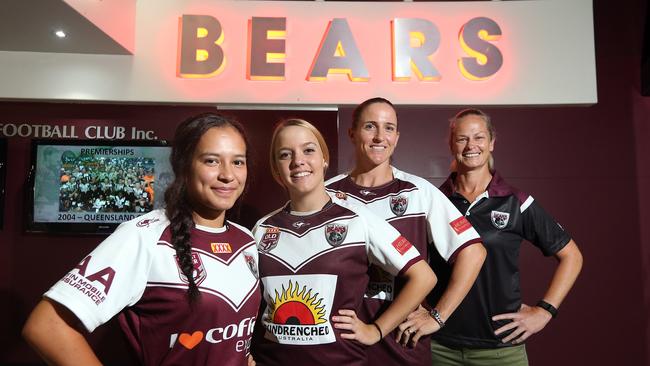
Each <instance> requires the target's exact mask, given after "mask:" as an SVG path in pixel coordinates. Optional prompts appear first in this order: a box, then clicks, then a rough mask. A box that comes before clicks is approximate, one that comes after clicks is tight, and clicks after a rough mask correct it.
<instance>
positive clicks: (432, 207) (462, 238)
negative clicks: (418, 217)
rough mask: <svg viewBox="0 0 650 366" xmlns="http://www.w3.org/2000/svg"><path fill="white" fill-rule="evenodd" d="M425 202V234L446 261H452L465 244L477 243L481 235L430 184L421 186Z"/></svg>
mask: <svg viewBox="0 0 650 366" xmlns="http://www.w3.org/2000/svg"><path fill="white" fill-rule="evenodd" d="M421 188H422V191H423V192H424V196H425V200H426V201H425V202H427V205H428V207H427V213H426V217H427V224H428V227H427V234H428V235H429V240H430V242H431V243H433V245H434V246H435V248H436V250H437V251H438V253H439V254H440V256H441V257H442V258H444V259H445V260H446V261H453V260H454V259H455V257H456V255H457V254H458V253H459V252H460V251H461V250H462V249H463V248H464V247H466V246H468V245H471V244H474V243H478V242H480V241H481V237H480V235H479V234H478V232H477V231H476V230H475V229H474V227H473V226H472V224H470V222H469V220H467V218H465V216H464V215H463V214H462V213H461V212H460V211H458V209H457V208H456V206H454V204H453V203H451V201H450V200H449V199H448V198H447V197H446V196H445V195H444V194H443V193H442V192H440V190H438V189H437V188H436V187H434V186H433V185H431V184H428V185H425V186H424V187H421Z"/></svg>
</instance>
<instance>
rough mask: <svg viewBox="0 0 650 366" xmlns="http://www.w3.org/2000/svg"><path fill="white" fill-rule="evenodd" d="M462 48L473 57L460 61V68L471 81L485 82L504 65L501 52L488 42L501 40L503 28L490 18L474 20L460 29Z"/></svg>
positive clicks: (463, 58)
mask: <svg viewBox="0 0 650 366" xmlns="http://www.w3.org/2000/svg"><path fill="white" fill-rule="evenodd" d="M458 38H459V40H460V46H461V47H462V48H463V51H465V52H466V53H467V54H468V55H470V56H472V57H462V58H460V59H458V68H459V69H460V73H461V74H463V76H464V77H466V78H468V79H470V80H485V79H487V78H489V77H490V76H492V75H494V74H496V72H497V71H499V69H500V68H501V65H503V55H502V54H501V51H499V49H498V48H497V47H496V46H495V45H493V44H492V43H490V42H488V41H497V40H499V38H501V28H499V25H498V24H497V23H496V22H495V21H494V20H492V19H490V18H474V19H471V20H470V21H469V22H467V23H465V25H464V26H463V27H462V28H461V29H460V34H459V37H458Z"/></svg>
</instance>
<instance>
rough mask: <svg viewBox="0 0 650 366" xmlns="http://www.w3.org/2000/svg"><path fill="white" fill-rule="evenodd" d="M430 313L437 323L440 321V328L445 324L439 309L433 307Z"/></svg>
mask: <svg viewBox="0 0 650 366" xmlns="http://www.w3.org/2000/svg"><path fill="white" fill-rule="evenodd" d="M429 315H431V317H432V318H433V320H435V321H436V323H438V325H439V326H440V328H442V327H444V326H445V322H444V321H443V320H442V317H441V316H440V313H439V312H438V309H436V308H433V309H431V310H429Z"/></svg>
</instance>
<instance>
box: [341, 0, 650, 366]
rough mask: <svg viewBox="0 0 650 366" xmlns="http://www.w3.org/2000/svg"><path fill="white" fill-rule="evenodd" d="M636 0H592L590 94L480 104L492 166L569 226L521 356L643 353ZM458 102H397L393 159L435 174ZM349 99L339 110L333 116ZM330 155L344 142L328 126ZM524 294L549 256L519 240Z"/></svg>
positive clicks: (581, 360) (648, 117) (573, 358)
mask: <svg viewBox="0 0 650 366" xmlns="http://www.w3.org/2000/svg"><path fill="white" fill-rule="evenodd" d="M644 9H645V3H643V2H641V1H630V2H626V3H625V6H624V5H622V3H618V2H609V1H596V2H595V23H596V56H597V70H598V104H596V105H594V106H588V107H587V106H583V107H562V108H559V107H553V108H524V107H510V108H495V107H485V108H482V109H484V110H485V111H486V112H487V113H489V114H490V115H491V116H492V117H493V121H494V124H495V126H496V129H497V141H496V147H495V160H496V168H497V169H498V170H499V171H500V172H501V173H502V174H503V175H504V176H505V177H506V179H507V180H509V181H510V182H511V183H512V184H513V185H515V186H517V187H519V188H520V189H522V190H524V191H526V192H528V193H530V194H532V195H533V196H534V197H535V199H537V200H538V202H540V203H541V204H542V205H543V206H544V207H545V208H546V209H547V210H548V211H549V212H551V213H552V214H553V215H554V216H555V217H556V219H557V220H559V222H560V223H561V224H562V225H563V226H564V227H565V228H566V229H567V230H568V231H569V232H570V233H571V234H572V236H573V238H574V239H575V240H576V242H577V243H578V245H579V247H580V249H581V250H582V252H583V255H584V259H585V265H584V268H583V271H582V274H581V276H580V278H579V279H578V281H577V283H576V285H575V287H574V289H573V291H572V292H571V293H570V294H569V296H568V298H567V299H566V300H565V302H564V303H563V304H562V307H561V309H560V315H559V316H558V318H557V319H555V320H553V321H552V322H551V323H550V324H549V326H548V327H547V328H546V329H544V330H543V332H541V333H539V334H537V335H535V336H533V337H532V338H531V339H530V341H529V342H527V348H528V351H529V357H530V361H531V364H532V365H567V366H568V365H647V364H648V360H649V359H650V350H649V349H648V346H649V344H650V339H649V337H648V334H649V332H648V330H650V316H649V314H650V306H649V305H648V304H650V193H648V188H649V187H650V143H648V141H649V140H650V97H642V96H640V93H639V66H640V60H641V52H640V50H641V43H642V40H641V38H642V37H641V35H642V25H643V15H644V14H645V11H644ZM459 109H460V108H404V107H402V108H398V119H399V125H400V130H401V136H400V142H399V144H398V147H397V153H396V155H395V159H394V163H395V165H396V166H398V167H400V168H402V169H404V170H407V171H411V172H414V173H416V174H419V175H422V176H424V177H426V178H427V179H429V180H430V181H431V182H433V183H434V184H436V185H437V184H439V183H441V182H442V181H443V180H444V178H446V176H447V170H448V166H449V162H450V157H449V150H448V145H447V142H446V137H447V125H448V123H447V120H448V119H449V118H450V117H451V116H453V115H454V114H455V113H456V112H457V111H458V110H459ZM350 114H351V108H345V109H341V110H340V117H339V118H340V128H341V129H345V128H347V127H348V126H349V124H350ZM339 152H340V154H341V161H340V167H341V169H343V170H345V169H348V168H349V167H350V164H351V154H352V151H351V146H350V143H349V141H348V139H347V137H346V136H341V135H340V136H339ZM520 267H521V271H522V282H523V283H522V292H523V297H524V300H525V302H527V303H528V304H533V303H535V302H537V300H539V299H540V298H541V296H542V295H543V293H544V291H545V289H546V288H547V286H548V284H549V282H550V278H551V276H552V273H553V270H554V268H555V261H554V260H553V259H548V258H545V257H543V256H542V255H541V254H540V253H539V251H537V250H536V249H534V247H532V245H530V244H526V245H525V246H524V250H523V252H522V256H521V261H520Z"/></svg>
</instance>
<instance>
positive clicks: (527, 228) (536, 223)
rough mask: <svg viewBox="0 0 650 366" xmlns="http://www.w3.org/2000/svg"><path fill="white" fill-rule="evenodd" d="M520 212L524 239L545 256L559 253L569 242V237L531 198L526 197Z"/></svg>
mask: <svg viewBox="0 0 650 366" xmlns="http://www.w3.org/2000/svg"><path fill="white" fill-rule="evenodd" d="M520 210H521V217H522V230H523V236H524V238H525V239H526V240H528V241H530V242H531V243H533V245H535V246H536V247H538V248H539V249H540V250H541V251H542V253H544V255H545V256H551V255H554V254H555V253H557V252H559V251H560V250H561V249H562V248H564V246H565V245H567V244H568V243H569V241H570V240H571V236H570V235H569V234H568V233H567V232H566V231H564V229H563V228H562V226H560V224H558V223H557V222H556V221H555V219H554V218H553V217H552V216H551V215H549V214H548V213H547V212H546V211H545V210H544V209H543V208H542V206H540V205H539V204H538V203H537V201H535V200H534V199H533V197H532V196H528V198H527V199H526V201H524V203H523V204H522V205H521V208H520Z"/></svg>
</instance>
